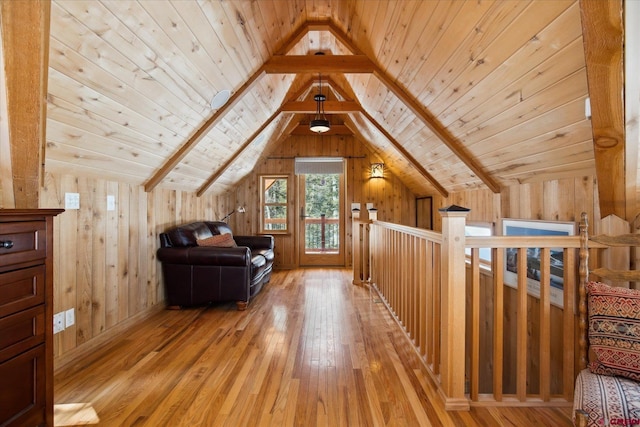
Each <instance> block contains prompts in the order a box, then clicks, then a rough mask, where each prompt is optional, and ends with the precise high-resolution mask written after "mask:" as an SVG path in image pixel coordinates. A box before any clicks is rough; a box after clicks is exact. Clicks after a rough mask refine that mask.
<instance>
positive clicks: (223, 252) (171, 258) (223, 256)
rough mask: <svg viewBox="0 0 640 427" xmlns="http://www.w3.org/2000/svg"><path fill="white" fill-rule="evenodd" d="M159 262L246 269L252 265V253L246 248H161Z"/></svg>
mask: <svg viewBox="0 0 640 427" xmlns="http://www.w3.org/2000/svg"><path fill="white" fill-rule="evenodd" d="M158 260H159V261H162V262H166V263H169V264H191V265H217V266H240V267H245V266H249V265H250V264H251V252H250V250H249V248H246V247H237V248H219V247H215V246H194V247H186V248H178V247H173V248H160V249H158Z"/></svg>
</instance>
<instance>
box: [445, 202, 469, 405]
mask: <svg viewBox="0 0 640 427" xmlns="http://www.w3.org/2000/svg"><path fill="white" fill-rule="evenodd" d="M439 211H440V215H442V246H441V280H442V282H441V295H442V300H441V312H442V322H441V325H442V336H441V337H442V338H441V340H442V344H441V345H442V347H441V361H442V365H441V381H442V392H443V393H444V396H443V397H444V403H445V409H447V410H469V399H468V398H467V397H466V396H465V389H464V386H465V295H466V290H465V287H466V286H465V282H466V279H465V253H464V249H465V237H464V227H465V224H466V219H467V215H468V214H469V209H467V208H463V207H461V206H456V205H451V206H448V207H446V208H442V209H440V210H439Z"/></svg>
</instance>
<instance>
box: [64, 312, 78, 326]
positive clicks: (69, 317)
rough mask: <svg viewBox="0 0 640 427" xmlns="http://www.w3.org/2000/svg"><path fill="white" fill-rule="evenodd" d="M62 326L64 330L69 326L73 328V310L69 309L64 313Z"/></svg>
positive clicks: (74, 320) (74, 318) (74, 315)
mask: <svg viewBox="0 0 640 427" xmlns="http://www.w3.org/2000/svg"><path fill="white" fill-rule="evenodd" d="M64 320H65V321H64V325H65V328H68V327H69V326H73V325H75V323H76V312H75V310H74V309H73V308H70V309H69V310H67V311H65V312H64Z"/></svg>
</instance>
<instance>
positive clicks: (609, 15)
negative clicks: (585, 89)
mask: <svg viewBox="0 0 640 427" xmlns="http://www.w3.org/2000/svg"><path fill="white" fill-rule="evenodd" d="M580 12H581V17H582V38H583V43H584V56H585V63H586V66H587V82H588V86H589V97H590V101H591V127H592V129H593V148H594V154H595V162H596V176H597V178H598V196H599V200H600V216H601V218H604V217H606V216H608V215H610V214H615V215H617V216H618V217H620V218H623V219H628V220H633V218H627V208H626V185H627V183H626V174H625V128H624V125H625V117H624V105H623V102H624V101H623V93H624V68H623V67H624V64H623V61H624V56H623V43H624V25H623V22H622V17H623V8H622V0H610V1H600V0H580ZM634 184H635V183H634Z"/></svg>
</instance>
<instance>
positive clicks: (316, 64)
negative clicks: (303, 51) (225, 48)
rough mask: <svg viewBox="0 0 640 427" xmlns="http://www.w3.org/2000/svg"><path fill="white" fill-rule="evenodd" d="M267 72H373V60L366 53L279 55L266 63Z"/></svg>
mask: <svg viewBox="0 0 640 427" xmlns="http://www.w3.org/2000/svg"><path fill="white" fill-rule="evenodd" d="M263 68H264V70H265V72H266V73H267V74H298V73H310V74H318V73H324V74H329V73H344V74H362V73H372V72H373V71H374V69H375V66H374V64H373V62H371V60H370V59H369V58H368V57H367V56H366V55H279V56H272V57H271V58H270V59H268V60H267V62H265V64H264V67H263Z"/></svg>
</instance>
